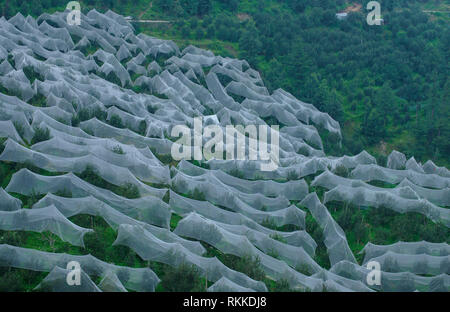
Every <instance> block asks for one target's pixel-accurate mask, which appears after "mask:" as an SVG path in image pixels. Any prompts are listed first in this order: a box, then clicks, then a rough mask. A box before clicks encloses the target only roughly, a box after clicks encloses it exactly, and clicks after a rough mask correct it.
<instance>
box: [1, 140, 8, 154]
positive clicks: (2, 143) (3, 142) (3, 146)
mask: <svg viewBox="0 0 450 312" xmlns="http://www.w3.org/2000/svg"><path fill="white" fill-rule="evenodd" d="M6 140H7V138H0V154H1V153H3V151H4V150H5V142H6Z"/></svg>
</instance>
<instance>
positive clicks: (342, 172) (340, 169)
mask: <svg viewBox="0 0 450 312" xmlns="http://www.w3.org/2000/svg"><path fill="white" fill-rule="evenodd" d="M334 174H335V175H338V176H340V177H344V178H347V177H348V169H347V167H345V166H342V165H339V166H337V167H336V169H334Z"/></svg>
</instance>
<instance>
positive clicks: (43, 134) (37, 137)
mask: <svg viewBox="0 0 450 312" xmlns="http://www.w3.org/2000/svg"><path fill="white" fill-rule="evenodd" d="M47 140H50V130H49V129H48V128H41V127H36V128H34V135H33V138H32V139H31V145H34V144H36V143H39V142H43V141H47Z"/></svg>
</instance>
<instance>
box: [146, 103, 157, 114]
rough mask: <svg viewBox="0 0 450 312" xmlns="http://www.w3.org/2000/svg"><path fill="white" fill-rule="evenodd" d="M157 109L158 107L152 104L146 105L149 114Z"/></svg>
mask: <svg viewBox="0 0 450 312" xmlns="http://www.w3.org/2000/svg"><path fill="white" fill-rule="evenodd" d="M157 110H158V107H156V106H152V105H147V111H148V112H149V113H150V114H154V113H156V111H157Z"/></svg>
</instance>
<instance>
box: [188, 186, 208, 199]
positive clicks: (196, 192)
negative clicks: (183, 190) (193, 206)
mask: <svg viewBox="0 0 450 312" xmlns="http://www.w3.org/2000/svg"><path fill="white" fill-rule="evenodd" d="M187 196H188V197H189V198H192V199H195V200H201V201H205V200H206V198H205V194H204V193H203V192H202V191H201V190H199V189H198V188H195V189H194V192H189V193H188V194H187Z"/></svg>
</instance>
